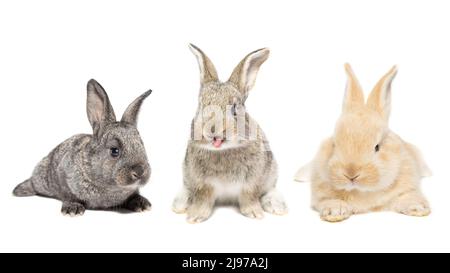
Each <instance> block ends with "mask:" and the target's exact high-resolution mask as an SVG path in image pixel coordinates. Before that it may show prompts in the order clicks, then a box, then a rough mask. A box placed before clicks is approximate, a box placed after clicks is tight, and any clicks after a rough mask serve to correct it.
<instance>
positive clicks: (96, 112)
mask: <svg viewBox="0 0 450 273" xmlns="http://www.w3.org/2000/svg"><path fill="white" fill-rule="evenodd" d="M86 108H87V115H88V118H89V122H90V123H91V126H92V128H93V129H94V131H96V130H97V129H98V126H99V125H101V124H102V123H110V122H115V121H116V115H115V114H114V110H113V108H112V106H111V103H110V102H109V98H108V95H107V94H106V92H105V89H103V87H102V86H101V85H100V84H99V83H98V82H97V81H96V80H94V79H92V80H90V81H89V82H88V84H87V104H86Z"/></svg>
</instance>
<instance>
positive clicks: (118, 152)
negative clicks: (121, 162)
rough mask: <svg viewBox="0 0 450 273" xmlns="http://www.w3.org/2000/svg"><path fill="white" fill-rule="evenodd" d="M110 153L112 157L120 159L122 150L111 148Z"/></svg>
mask: <svg viewBox="0 0 450 273" xmlns="http://www.w3.org/2000/svg"><path fill="white" fill-rule="evenodd" d="M110 152H111V156H112V157H118V156H119V155H120V150H119V148H116V147H113V148H111V149H110Z"/></svg>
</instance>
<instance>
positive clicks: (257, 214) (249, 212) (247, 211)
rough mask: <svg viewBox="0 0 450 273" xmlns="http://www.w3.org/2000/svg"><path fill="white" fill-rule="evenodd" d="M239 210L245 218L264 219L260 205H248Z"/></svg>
mask: <svg viewBox="0 0 450 273" xmlns="http://www.w3.org/2000/svg"><path fill="white" fill-rule="evenodd" d="M240 210H241V213H242V214H243V215H244V216H247V217H249V218H255V219H262V218H264V210H263V209H262V207H261V204H260V203H254V204H249V205H246V206H241V207H240Z"/></svg>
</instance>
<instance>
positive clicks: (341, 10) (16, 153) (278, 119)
mask: <svg viewBox="0 0 450 273" xmlns="http://www.w3.org/2000/svg"><path fill="white" fill-rule="evenodd" d="M449 13H450V7H449V6H448V1H430V0H427V1H412V0H408V1H392V0H389V1H384V0H383V1H382V0H378V1H271V2H269V1H261V0H257V1H242V0H238V1H234V0H233V1H231V0H227V1H210V0H209V1H193V0H190V1H169V0H165V1H159V2H158V3H154V2H153V3H152V2H150V1H111V0H108V1H70V2H69V1H2V2H1V3H0V111H1V119H2V122H1V128H2V129H1V133H0V137H1V140H0V143H1V145H2V146H1V156H0V160H1V164H0V166H1V167H0V168H1V170H2V172H1V174H2V177H1V182H0V213H1V217H0V250H1V251H39V252H41V251H111V252H112V251H143V252H179V251H189V252H190V251H194V252H204V251H206V252H209V251H216V252H228V251H231V252H236V251H244V252H265V251H269V252H311V251H318V252H325V251H333V252H346V251H369V252H374V251H449V250H450V238H449V236H448V232H449V231H450V213H449V209H450V200H449V198H448V196H449V194H450V192H449V190H450V181H449V178H450V175H449V165H448V164H449V162H448V158H449V157H448V153H449V152H450V149H449V148H450V144H449V143H450V132H449V117H450V107H449V100H450V70H449V68H450V39H449V38H448V37H449V33H450V32H449V27H450V16H449ZM189 42H192V43H194V44H196V45H197V46H199V47H200V48H201V49H203V50H204V51H205V52H206V53H207V54H208V55H209V57H210V58H211V59H212V60H213V62H214V64H215V65H216V68H217V70H218V72H219V75H220V76H221V77H222V79H224V80H225V79H227V78H228V76H229V75H230V73H231V71H232V69H233V68H234V66H235V65H236V64H237V63H238V62H239V61H240V60H241V58H243V57H244V56H245V55H246V54H247V53H249V52H250V51H252V50H255V49H258V48H261V47H266V46H267V47H269V48H270V49H271V56H270V58H269V60H268V61H267V62H266V63H265V64H264V65H263V66H262V68H261V70H260V73H259V75H258V78H257V81H256V86H255V88H254V89H253V90H252V92H251V94H250V96H249V99H248V101H247V107H248V110H249V112H250V114H251V115H252V116H253V117H254V118H255V119H256V120H257V121H258V122H259V124H260V125H261V126H262V128H263V129H264V130H265V132H266V134H267V136H268V138H269V140H270V143H271V146H272V149H273V151H274V153H275V156H276V158H277V159H278V163H279V165H280V177H279V188H280V190H281V191H282V192H283V193H284V195H285V197H286V200H287V202H288V205H289V208H290V212H289V214H288V215H286V216H282V217H279V216H272V215H266V217H265V219H263V220H251V219H247V218H245V217H244V216H242V215H240V214H239V213H238V211H237V209H235V208H218V209H217V210H216V211H215V213H214V214H213V216H212V217H211V219H210V220H208V221H207V222H205V223H203V224H198V225H191V224H188V223H186V222H185V216H182V215H176V214H174V213H173V212H172V211H171V209H170V207H171V203H172V199H173V197H174V196H175V194H176V193H177V191H178V190H179V188H180V187H181V184H182V175H181V162H182V160H183V157H184V150H185V147H186V143H187V139H188V137H189V126H190V120H191V118H192V116H193V114H194V112H195V109H196V106H197V95H198V89H199V71H198V66H197V63H196V60H195V58H194V56H193V55H192V54H191V52H190V51H189V49H188V47H187V45H188V43H189ZM345 62H350V63H351V64H352V65H353V68H354V70H355V72H356V74H357V75H358V77H359V79H360V82H361V84H362V85H363V87H364V88H365V89H366V92H368V91H370V90H371V88H372V86H373V85H374V84H375V83H376V81H377V80H378V79H379V78H380V77H381V76H382V75H383V74H384V73H385V72H386V71H388V69H389V68H390V67H391V66H392V65H394V64H398V65H399V73H398V76H397V78H396V79H395V82H394V84H393V111H392V116H391V128H392V129H393V130H394V131H396V132H397V133H398V134H399V135H400V136H402V137H403V138H404V139H406V140H408V141H410V142H412V143H414V144H416V145H417V146H419V147H420V148H421V150H422V151H423V153H424V155H425V158H426V159H427V161H428V163H429V165H430V166H431V168H432V170H433V172H434V176H433V177H431V178H427V179H425V180H424V181H423V190H424V193H425V195H426V196H427V197H428V199H429V201H430V203H431V206H432V210H433V212H432V214H431V215H430V216H429V217H425V218H414V217H407V216H403V215H400V214H395V213H393V212H381V213H371V214H366V215H357V216H353V217H351V218H350V219H349V220H347V221H345V222H342V223H337V224H330V223H326V222H323V221H321V220H320V219H319V217H318V215H317V213H316V212H314V211H312V210H311V209H310V207H309V199H310V193H309V185H308V184H307V183H306V184H301V183H295V182H293V180H292V177H293V174H294V173H295V171H296V170H297V169H298V167H300V166H301V165H303V164H304V163H306V162H308V161H309V160H310V159H311V158H312V157H313V155H314V154H315V151H316V149H317V148H318V145H319V143H320V142H321V140H322V139H324V138H325V137H327V136H328V135H330V134H331V133H332V130H333V127H334V122H335V120H336V118H337V117H338V115H339V113H340V108H341V100H342V96H343V92H344V87H345V82H346V78H345V73H344V69H343V64H344V63H345ZM90 78H95V79H97V80H98V81H99V82H100V83H101V84H102V85H103V86H104V87H105V88H106V90H107V91H108V93H109V96H110V99H111V101H112V104H113V105H114V107H115V110H116V113H117V115H118V116H119V117H120V115H121V113H122V111H123V110H124V109H125V107H126V106H127V105H128V103H129V102H131V101H132V100H133V99H134V98H135V97H137V96H138V95H140V94H141V93H142V92H144V91H146V90H147V89H149V88H151V89H153V90H154V92H153V94H152V95H151V96H150V97H149V98H148V100H147V101H146V102H145V104H144V106H143V109H142V112H141V116H140V122H139V128H140V132H141V134H142V137H143V140H144V142H145V145H146V147H147V152H148V155H149V159H150V164H151V166H152V168H153V174H152V177H151V182H150V184H148V185H147V186H146V187H145V188H143V190H142V193H143V195H144V196H146V197H148V198H149V199H150V201H151V202H152V204H153V209H152V211H151V212H147V213H143V214H119V213H115V212H101V211H87V213H86V214H85V215H84V216H82V217H77V218H70V217H63V216H62V215H61V214H60V206H61V203H60V202H59V201H56V200H51V199H45V198H39V197H29V198H16V197H13V196H12V194H11V191H12V189H13V188H14V187H15V186H16V184H18V183H19V182H22V181H23V180H25V179H26V178H28V177H29V175H30V174H31V172H32V170H33V168H34V166H35V165H36V164H37V163H38V161H39V160H40V159H41V158H42V157H43V156H45V155H46V154H47V153H48V152H49V151H50V150H51V149H52V148H54V147H55V146H56V145H57V144H58V143H60V142H61V141H63V140H64V139H66V138H68V137H69V136H71V135H73V134H76V133H82V132H84V133H90V131H91V128H90V126H89V122H88V120H87V117H86V112H85V99H86V90H85V86H86V83H87V81H88V80H89V79H90Z"/></svg>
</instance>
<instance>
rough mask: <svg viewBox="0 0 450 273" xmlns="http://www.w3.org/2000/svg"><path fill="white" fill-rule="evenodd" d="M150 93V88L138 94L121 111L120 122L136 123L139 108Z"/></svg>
mask: <svg viewBox="0 0 450 273" xmlns="http://www.w3.org/2000/svg"><path fill="white" fill-rule="evenodd" d="M151 93H152V90H148V91H147V92H145V93H144V94H142V95H140V96H139V97H138V98H137V99H135V100H134V101H133V102H132V103H131V104H130V105H129V106H128V107H127V109H126V110H125V112H124V113H123V116H122V119H121V122H124V123H129V124H133V125H134V126H136V125H137V119H138V115H139V110H140V109H141V106H142V103H143V102H144V100H145V99H146V98H147V97H148V96H149V95H150V94H151Z"/></svg>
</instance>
